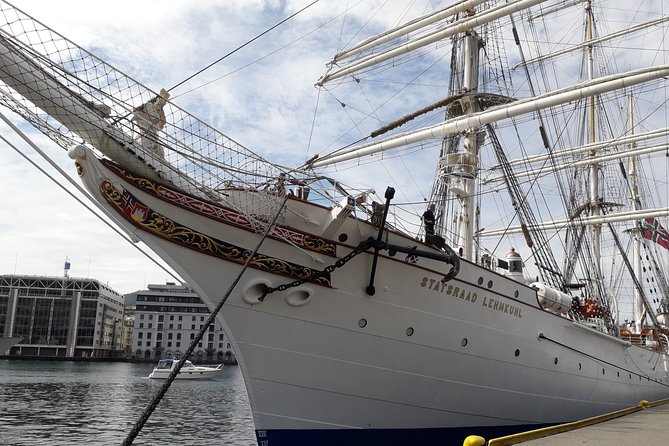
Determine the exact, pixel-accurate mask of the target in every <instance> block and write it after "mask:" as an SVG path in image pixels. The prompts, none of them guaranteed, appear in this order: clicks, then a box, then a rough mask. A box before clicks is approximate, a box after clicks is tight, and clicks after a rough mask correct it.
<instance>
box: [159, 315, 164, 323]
mask: <svg viewBox="0 0 669 446" xmlns="http://www.w3.org/2000/svg"><path fill="white" fill-rule="evenodd" d="M164 319H165V316H163V315H162V314H161V315H159V316H158V322H163V320H164Z"/></svg>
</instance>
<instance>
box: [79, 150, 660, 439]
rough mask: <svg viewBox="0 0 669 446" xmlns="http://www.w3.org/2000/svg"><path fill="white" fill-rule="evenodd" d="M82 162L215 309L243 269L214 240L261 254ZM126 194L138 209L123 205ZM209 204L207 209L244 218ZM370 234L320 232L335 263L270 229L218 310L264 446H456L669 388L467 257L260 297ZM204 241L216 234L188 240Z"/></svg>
mask: <svg viewBox="0 0 669 446" xmlns="http://www.w3.org/2000/svg"><path fill="white" fill-rule="evenodd" d="M77 163H78V164H79V170H80V172H81V175H82V179H83V181H84V183H85V184H86V185H87V187H88V188H89V190H90V191H91V192H92V193H93V194H94V195H95V196H96V198H97V199H98V200H99V201H100V203H101V205H102V206H104V207H106V208H107V209H108V210H110V211H113V212H119V210H121V214H122V215H125V219H124V218H120V219H119V221H120V222H121V224H123V225H124V226H125V227H126V229H128V231H129V232H132V233H134V234H135V235H136V236H137V237H138V238H140V239H141V240H142V241H144V242H145V243H147V244H148V245H149V246H151V247H152V248H153V249H154V250H155V251H156V252H157V253H159V255H160V256H161V257H163V258H164V259H165V260H166V261H168V262H169V264H170V265H171V266H173V267H174V268H175V269H176V270H177V271H178V272H179V273H180V274H181V275H182V276H183V277H184V278H185V279H186V280H187V281H188V283H189V284H190V285H192V286H193V287H194V288H195V290H196V291H197V292H198V293H199V294H200V296H201V297H202V299H203V300H205V301H206V303H207V304H208V305H209V306H210V307H212V308H213V307H215V306H216V305H217V304H218V303H219V302H220V300H221V299H222V298H223V296H224V295H225V292H226V290H227V289H228V287H229V285H230V283H231V282H232V281H233V279H234V278H235V277H236V276H237V274H238V273H239V272H240V270H241V265H240V261H239V257H236V256H237V255H238V254H239V252H236V251H235V250H234V249H232V248H231V249H230V250H229V251H228V252H225V251H226V249H221V246H217V247H216V249H214V250H211V249H209V248H207V246H205V245H207V244H209V245H211V243H212V241H214V242H215V241H225V242H227V243H231V244H233V245H235V246H237V247H242V248H244V249H247V250H253V248H254V247H255V245H256V244H257V243H258V240H259V239H260V238H259V237H258V236H257V235H256V234H254V233H253V232H252V231H251V230H250V229H249V228H244V227H243V225H238V224H237V225H234V224H229V223H226V222H223V221H221V219H220V218H218V217H216V218H212V217H207V216H205V215H203V214H202V213H197V212H195V211H194V210H193V209H196V208H197V209H200V210H201V209H203V206H202V203H204V202H202V201H201V200H199V199H196V198H194V197H188V196H186V195H182V194H178V193H177V192H170V193H168V194H167V196H169V197H170V200H173V201H174V202H178V203H179V205H178V206H177V205H175V204H172V203H169V202H168V201H167V200H165V199H164V198H163V199H159V198H157V197H156V196H154V194H152V193H148V192H147V191H150V190H152V189H155V188H153V186H149V187H148V188H140V187H138V186H137V184H139V183H138V182H136V181H135V182H134V184H133V183H131V182H129V181H127V180H126V178H124V177H123V176H122V175H121V176H119V174H118V172H112V171H110V170H108V169H107V168H106V167H105V166H103V165H102V164H101V163H100V162H99V161H98V160H97V159H95V158H94V157H92V156H91V154H90V152H88V153H85V152H83V151H81V152H79V154H78V159H77ZM105 180H109V181H110V182H108V183H103V182H104V181H105ZM143 184H144V185H147V184H151V183H143ZM110 185H113V189H110V187H109V186H110ZM101 191H102V193H101ZM125 192H127V193H130V194H131V195H130V196H128V195H126V196H125V199H126V200H125V202H126V203H131V204H130V207H127V208H126V209H125V210H122V209H121V207H120V206H122V205H120V203H121V202H122V198H123V197H122V196H123V194H124V193H125ZM128 198H130V199H128ZM233 198H234V197H233ZM114 202H116V203H117V204H116V205H114V204H113V203H114ZM207 206H208V207H207V209H208V210H207V212H209V214H210V215H219V216H220V215H223V214H226V212H227V213H233V214H234V212H233V211H229V210H225V209H222V208H219V209H218V210H216V208H215V205H213V204H211V203H209V204H208V205H207ZM189 207H191V209H188V208H189ZM288 207H289V208H291V209H292V210H294V211H296V212H287V213H285V215H284V217H283V221H280V222H279V224H282V223H287V224H289V225H292V226H293V227H295V226H297V223H296V222H297V217H294V216H295V215H298V214H299V215H302V216H305V215H306V216H308V217H310V218H309V219H308V220H311V221H320V222H323V220H324V218H325V217H326V215H327V212H328V211H327V210H326V209H324V208H320V207H318V206H316V205H313V204H309V203H306V202H303V201H300V200H292V199H291V200H289V201H288ZM137 209H141V212H140V213H139V215H137V213H134V211H135V210H137ZM152 211H153V212H157V213H158V214H161V215H162V216H165V217H168V218H169V221H168V223H169V224H165V222H166V220H164V219H162V217H160V216H159V215H158V214H152V213H151V212H152ZM132 215H134V216H135V218H133V217H132ZM157 216H158V217H160V218H158V219H156V217H157ZM223 220H225V219H223ZM233 220H234V219H233ZM228 221H232V220H230V218H229V216H228ZM156 222H158V224H156ZM174 225H176V226H174ZM175 227H176V228H177V229H178V230H175V229H174V228H175ZM184 228H189V229H188V230H186V231H184ZM301 229H302V230H303V231H305V232H307V231H313V232H316V233H317V232H319V231H320V230H321V229H322V228H319V226H317V225H314V224H310V225H307V224H304V223H303V227H302V228H301ZM190 231H192V233H190ZM376 231H377V230H376V229H374V228H373V227H372V226H371V225H370V224H369V223H366V222H362V221H357V220H355V219H354V218H348V219H347V221H346V222H345V223H344V225H343V226H342V228H341V229H340V230H339V231H337V236H339V235H340V234H346V235H347V236H348V239H347V241H346V242H345V243H341V242H334V241H326V242H327V243H330V244H333V245H337V246H336V250H337V251H336V255H337V256H336V257H335V256H333V255H327V254H324V253H323V252H316V253H315V254H308V252H307V251H306V250H304V249H296V248H295V247H294V246H291V245H290V244H287V243H285V241H282V240H278V239H274V238H267V239H266V240H265V242H264V243H263V245H262V247H261V248H260V250H259V254H262V255H264V256H266V257H264V258H263V259H264V261H266V262H265V263H264V264H263V265H260V263H262V262H258V263H256V262H252V267H251V268H249V269H248V270H247V271H246V273H245V274H244V276H243V277H242V279H241V281H240V283H239V284H238V285H237V287H236V288H235V289H234V291H233V292H232V293H231V294H230V296H229V298H228V300H227V301H226V303H225V305H224V306H223V309H222V311H221V313H220V319H221V322H222V323H223V324H224V326H225V327H226V329H227V330H228V333H229V334H230V336H231V338H232V339H233V341H234V342H235V345H236V354H237V359H238V361H239V365H240V366H241V370H242V372H243V375H244V379H245V382H246V386H247V389H248V394H249V399H250V403H251V407H252V410H253V414H254V421H255V426H256V431H257V436H258V440H259V441H260V442H261V444H269V445H277V444H291V445H295V444H314V442H315V441H318V444H344V442H346V444H356V443H364V444H384V445H388V444H406V442H407V441H411V442H413V443H415V444H447V443H448V442H452V443H453V444H461V443H462V439H463V438H464V437H465V436H466V435H468V434H478V435H482V434H483V435H486V434H489V433H494V434H497V433H503V432H511V431H517V430H520V429H527V428H533V427H539V426H542V425H546V424H552V423H561V422H567V421H572V420H576V419H581V418H585V417H590V416H593V415H597V414H602V413H606V412H611V411H614V410H617V409H621V408H624V407H629V406H632V405H635V404H638V403H639V401H640V400H643V399H645V400H650V401H652V400H658V399H661V398H666V397H669V363H668V361H667V356H666V355H665V354H661V353H658V352H657V351H652V350H650V349H645V348H641V347H638V346H633V345H630V344H628V343H625V342H623V341H621V340H619V339H617V338H614V337H612V336H609V335H606V334H603V333H601V332H598V331H595V330H593V329H590V328H588V327H585V326H584V325H581V324H578V323H575V322H573V321H571V320H568V319H566V318H563V317H561V316H558V315H555V314H552V313H549V312H546V311H544V310H542V309H540V307H539V305H538V303H537V298H536V291H535V290H534V289H532V288H529V287H527V286H525V285H523V284H521V283H519V282H516V281H513V280H511V279H510V278H508V277H505V276H502V275H499V274H497V273H495V272H493V271H490V270H487V269H484V268H481V267H479V266H477V265H474V264H471V263H468V262H464V261H463V262H461V269H460V272H459V274H458V275H457V277H456V278H455V279H454V280H452V281H450V282H448V283H446V284H442V283H441V282H440V280H441V278H442V277H443V274H444V272H445V271H447V270H448V268H449V266H448V265H445V264H444V263H441V262H437V261H434V260H430V259H425V258H421V259H420V260H419V261H418V262H417V263H407V262H405V261H404V255H403V254H400V255H397V256H395V257H394V258H390V257H387V256H386V257H383V256H382V257H381V258H380V260H379V264H378V268H377V271H376V278H375V288H376V293H375V294H374V295H373V296H369V295H367V294H366V293H365V289H366V287H367V285H368V283H369V275H370V271H371V264H372V257H373V256H372V254H371V252H367V253H362V254H360V255H358V256H357V257H355V258H354V259H353V260H351V261H350V262H348V263H347V264H345V265H344V266H343V267H341V268H338V269H335V270H334V271H333V272H332V274H331V277H330V281H331V282H330V284H329V285H328V286H324V285H317V284H313V283H308V284H302V285H299V286H298V287H294V288H289V289H287V290H285V291H282V292H274V293H272V294H269V295H267V297H266V298H265V299H264V300H263V301H262V302H260V301H259V300H258V296H259V295H260V291H259V290H260V288H261V285H263V284H264V285H267V286H277V285H280V284H285V283H289V282H292V281H293V280H294V277H293V278H291V277H286V276H287V275H288V272H290V271H293V270H291V269H290V268H288V269H286V268H284V267H282V265H283V266H285V265H284V264H285V262H290V263H291V265H292V267H294V266H295V265H304V266H307V267H314V268H316V269H319V270H322V269H323V268H324V267H325V266H328V265H330V264H333V263H334V262H335V261H336V259H337V258H341V257H342V256H344V255H346V254H348V253H349V252H350V250H351V249H352V247H353V246H356V245H357V244H358V242H359V241H361V240H364V239H366V238H368V237H369V236H373V235H374V234H375V233H376ZM184 232H189V234H188V235H187V236H184ZM175 234H176V236H175ZM193 234H199V235H198V236H197V237H194V236H193ZM295 234H297V235H299V234H302V233H299V231H298V230H296V232H295ZM202 236H206V239H207V243H199V244H198V245H195V244H192V245H191V246H189V247H187V246H186V244H187V243H184V240H189V241H193V240H198V241H199V242H201V241H202V238H201V237H202ZM298 238H299V237H298ZM314 238H315V239H317V236H314ZM390 238H391V241H394V242H395V243H396V244H398V245H411V244H413V245H416V244H417V243H416V242H415V241H413V240H411V239H409V238H405V237H403V236H401V235H399V234H392V233H391V234H390ZM393 239H394V240H393ZM321 241H322V240H321ZM198 246H199V247H203V249H201V250H198V249H199V248H198V249H196V248H197V247H198ZM228 248H229V247H228ZM421 248H423V249H429V248H428V247H426V246H422V247H421ZM310 255H315V256H316V257H319V258H321V260H322V261H323V263H322V264H321V263H312V261H311V258H310ZM267 259H269V260H267ZM263 269H264V270H263ZM268 269H272V270H273V271H277V273H273V272H270V271H268ZM298 275H299V274H298ZM516 295H517V297H514V296H516ZM325 430H327V432H326V431H325ZM404 435H407V436H404ZM328 442H331V443H328Z"/></svg>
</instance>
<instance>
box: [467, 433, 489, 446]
mask: <svg viewBox="0 0 669 446" xmlns="http://www.w3.org/2000/svg"><path fill="white" fill-rule="evenodd" d="M462 446H485V438H483V437H479V436H478V435H470V436H469V437H467V438H465V442H464V443H462Z"/></svg>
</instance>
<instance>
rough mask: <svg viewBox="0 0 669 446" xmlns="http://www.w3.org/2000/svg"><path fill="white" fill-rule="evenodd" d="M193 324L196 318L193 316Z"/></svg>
mask: <svg viewBox="0 0 669 446" xmlns="http://www.w3.org/2000/svg"><path fill="white" fill-rule="evenodd" d="M189 310H190V308H189ZM193 322H195V316H193Z"/></svg>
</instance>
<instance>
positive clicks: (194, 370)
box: [149, 359, 223, 379]
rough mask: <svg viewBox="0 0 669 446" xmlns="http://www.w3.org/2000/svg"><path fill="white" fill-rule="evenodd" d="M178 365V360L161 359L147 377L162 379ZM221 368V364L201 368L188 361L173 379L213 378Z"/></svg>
mask: <svg viewBox="0 0 669 446" xmlns="http://www.w3.org/2000/svg"><path fill="white" fill-rule="evenodd" d="M178 363H179V360H178V359H161V360H160V361H159V362H158V365H157V366H156V368H154V369H153V372H151V374H150V375H149V378H153V379H164V378H167V377H168V376H170V373H172V370H174V368H175V367H176V366H177V364H178ZM222 368H223V364H217V365H215V366H201V365H195V364H193V363H192V362H190V361H186V362H185V363H184V365H183V367H181V370H179V373H178V374H177V376H176V378H175V379H206V378H213V377H214V375H215V374H216V373H217V372H218V371H220V370H221V369H222Z"/></svg>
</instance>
